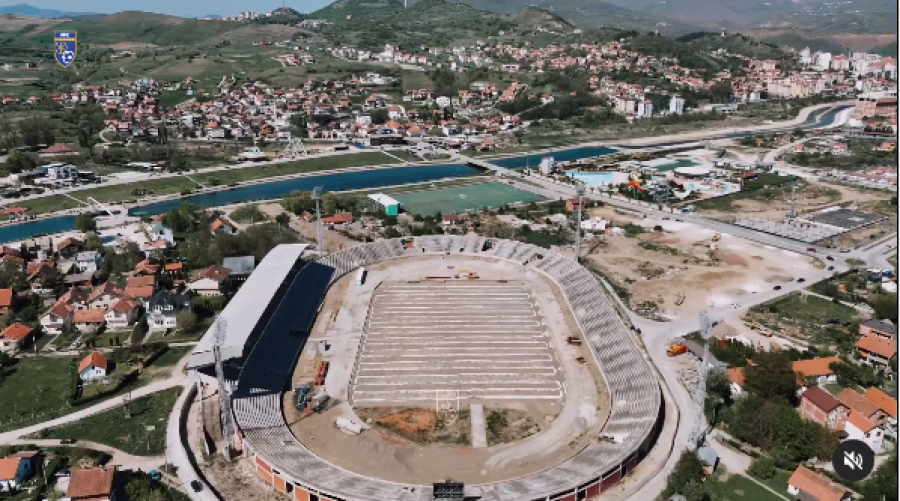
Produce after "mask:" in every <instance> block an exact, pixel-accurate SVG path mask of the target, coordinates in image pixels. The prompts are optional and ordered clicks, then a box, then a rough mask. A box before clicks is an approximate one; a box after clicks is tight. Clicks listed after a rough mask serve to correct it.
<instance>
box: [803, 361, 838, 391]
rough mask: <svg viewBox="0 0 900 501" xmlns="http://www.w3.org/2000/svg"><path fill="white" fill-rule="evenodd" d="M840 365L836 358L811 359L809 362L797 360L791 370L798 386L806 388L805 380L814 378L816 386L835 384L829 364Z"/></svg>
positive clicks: (834, 375) (833, 374)
mask: <svg viewBox="0 0 900 501" xmlns="http://www.w3.org/2000/svg"><path fill="white" fill-rule="evenodd" d="M835 362H837V363H842V362H841V359H840V358H838V357H825V358H811V359H809V360H797V361H796V362H794V363H793V367H792V368H793V370H794V372H795V373H796V374H797V378H798V384H799V385H800V386H806V380H807V379H810V378H815V381H816V384H817V385H820V386H821V385H824V384H830V383H836V382H837V375H836V374H835V373H834V371H833V370H831V367H830V366H831V364H833V363H835Z"/></svg>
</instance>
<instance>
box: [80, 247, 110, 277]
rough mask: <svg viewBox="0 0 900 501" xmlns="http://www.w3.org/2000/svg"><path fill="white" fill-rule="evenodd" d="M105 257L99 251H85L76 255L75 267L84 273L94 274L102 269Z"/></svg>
mask: <svg viewBox="0 0 900 501" xmlns="http://www.w3.org/2000/svg"><path fill="white" fill-rule="evenodd" d="M102 259H103V257H102V256H101V255H100V253H99V252H97V251H85V252H79V253H78V254H75V267H76V268H78V271H80V272H82V273H94V272H96V271H97V270H98V269H100V263H102V262H103V260H102Z"/></svg>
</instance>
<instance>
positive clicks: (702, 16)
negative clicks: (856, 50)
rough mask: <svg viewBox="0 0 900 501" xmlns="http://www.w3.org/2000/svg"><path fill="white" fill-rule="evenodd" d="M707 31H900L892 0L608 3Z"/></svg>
mask: <svg viewBox="0 0 900 501" xmlns="http://www.w3.org/2000/svg"><path fill="white" fill-rule="evenodd" d="M609 1H610V2H612V3H614V4H616V5H618V6H621V7H629V8H631V9H634V10H637V11H640V12H646V13H649V14H654V15H658V16H663V17H671V18H673V19H676V20H679V21H682V22H688V23H694V24H699V25H702V26H705V27H707V28H715V29H719V28H722V27H725V28H728V29H737V28H747V27H779V26H792V27H796V28H799V29H802V30H807V31H811V32H814V33H820V34H828V33H897V3H896V2H895V1H893V0H866V1H865V2H860V1H857V2H832V1H830V0H609Z"/></svg>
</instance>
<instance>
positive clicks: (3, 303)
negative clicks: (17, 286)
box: [0, 289, 13, 308]
mask: <svg viewBox="0 0 900 501" xmlns="http://www.w3.org/2000/svg"><path fill="white" fill-rule="evenodd" d="M12 297H13V290H12V289H0V308H9V307H10V306H12Z"/></svg>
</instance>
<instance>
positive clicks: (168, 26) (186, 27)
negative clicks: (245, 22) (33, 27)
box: [29, 11, 240, 66]
mask: <svg viewBox="0 0 900 501" xmlns="http://www.w3.org/2000/svg"><path fill="white" fill-rule="evenodd" d="M238 27H240V25H239V24H237V23H221V22H214V21H196V20H193V19H185V18H180V17H174V16H166V15H162V14H153V13H150V12H137V11H125V12H119V13H116V14H111V15H106V16H91V17H87V18H83V19H75V20H72V21H67V22H64V23H62V24H58V25H56V26H54V28H53V30H46V31H43V32H41V33H39V34H37V35H34V36H31V37H29V41H34V42H37V43H38V44H41V45H42V46H44V47H49V46H51V44H52V42H53V31H54V30H55V31H77V32H78V38H79V41H82V40H83V41H84V42H87V43H88V44H116V43H120V42H134V41H135V40H138V39H139V40H140V41H141V43H144V44H155V45H195V44H200V43H204V42H207V41H209V40H211V39H216V38H217V37H219V36H222V35H224V34H225V33H227V32H228V31H232V30H234V29H236V28H238ZM84 42H82V43H84ZM79 45H81V44H79ZM89 47H90V45H88V46H87V47H81V46H79V57H78V59H76V60H75V61H76V66H77V64H78V63H77V62H78V61H79V60H84V59H88V57H87V55H86V54H82V51H83V50H84V49H86V48H89ZM101 57H102V56H101Z"/></svg>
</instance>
